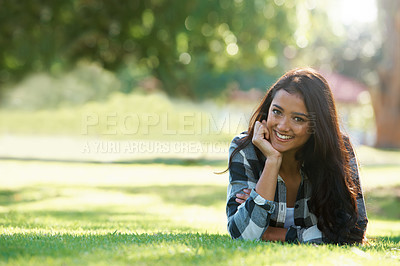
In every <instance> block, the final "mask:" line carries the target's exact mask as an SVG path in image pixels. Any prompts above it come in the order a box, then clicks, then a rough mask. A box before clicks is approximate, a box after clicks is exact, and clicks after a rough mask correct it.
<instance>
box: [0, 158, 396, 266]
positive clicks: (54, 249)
mask: <svg viewBox="0 0 400 266" xmlns="http://www.w3.org/2000/svg"><path fill="white" fill-rule="evenodd" d="M361 157H362V156H361ZM224 163H225V162H224V161H220V162H217V163H215V164H209V163H208V162H207V161H199V163H197V164H196V163H191V164H187V165H186V166H182V162H181V161H179V160H178V161H173V160H172V161H171V160H164V161H163V160H159V161H158V163H157V164H155V163H154V164H152V163H147V164H143V163H131V164H94V163H92V164H90V163H71V162H70V163H67V162H65V163H63V162H44V161H43V162H40V161H39V162H35V161H13V160H3V161H0V169H1V175H2V178H1V179H0V187H1V189H0V265H43V264H45V265H46V264H47V265H76V264H77V265H82V264H84V265H87V264H96V265H110V264H111V265H118V264H132V265H168V264H170V265H188V264H200V265H210V264H214V265H269V264H290V265H296V264H297V265H302V264H307V265H309V264H311V265H320V264H326V265H339V264H351V265H378V264H379V265H381V264H383V265H384V264H386V265H396V264H398V265H400V244H399V242H400V222H399V221H400V211H399V210H400V200H399V199H400V183H399V181H397V178H396V177H397V175H398V173H399V172H400V166H399V165H389V166H382V165H380V166H376V165H366V166H365V167H364V168H363V171H362V173H363V180H362V182H363V185H364V189H365V191H366V202H367V209H368V215H369V226H368V231H367V235H368V238H369V244H368V245H365V246H334V245H321V246H314V245H296V244H281V243H265V242H258V241H233V240H231V239H230V237H229V235H228V234H227V231H226V218H225V199H226V185H227V174H222V175H216V174H214V173H213V172H215V171H220V170H223V168H224V166H225V165H224ZM382 173H383V174H382ZM364 176H365V177H364ZM377 179H379V182H377V181H376V180H377Z"/></svg>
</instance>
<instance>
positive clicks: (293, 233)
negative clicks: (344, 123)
mask: <svg viewBox="0 0 400 266" xmlns="http://www.w3.org/2000/svg"><path fill="white" fill-rule="evenodd" d="M345 143H346V149H347V150H348V152H349V159H350V160H349V164H350V172H351V179H352V180H353V183H354V185H355V188H356V190H357V196H356V201H357V211H358V216H357V223H356V228H355V230H359V231H361V233H362V235H363V237H365V232H366V230H367V223H368V218H367V212H366V209H365V202H364V196H363V193H362V188H361V182H360V177H359V172H358V163H357V159H356V156H355V153H354V151H353V148H352V147H351V145H350V142H349V141H348V139H346V141H345ZM285 241H287V242H300V243H315V244H321V243H326V242H329V240H328V239H327V238H326V237H324V235H323V233H322V232H321V231H320V230H319V229H318V227H317V225H314V226H311V227H309V228H302V227H299V226H291V227H290V228H289V229H288V231H287V233H286V237H285Z"/></svg>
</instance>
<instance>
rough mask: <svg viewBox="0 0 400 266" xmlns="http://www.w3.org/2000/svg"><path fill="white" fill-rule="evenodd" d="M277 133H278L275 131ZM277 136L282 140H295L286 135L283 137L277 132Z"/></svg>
mask: <svg viewBox="0 0 400 266" xmlns="http://www.w3.org/2000/svg"><path fill="white" fill-rule="evenodd" d="M275 132H276V131H275ZM276 135H277V136H278V138H280V139H291V138H293V137H292V136H286V135H281V134H279V133H278V132H276Z"/></svg>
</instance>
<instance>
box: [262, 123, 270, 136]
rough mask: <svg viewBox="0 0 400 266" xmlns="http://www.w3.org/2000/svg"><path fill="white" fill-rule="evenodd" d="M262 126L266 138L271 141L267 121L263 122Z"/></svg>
mask: <svg viewBox="0 0 400 266" xmlns="http://www.w3.org/2000/svg"><path fill="white" fill-rule="evenodd" d="M261 125H262V126H263V129H264V130H263V131H264V136H265V139H267V140H268V139H269V131H268V128H267V121H265V120H263V121H262V122H261Z"/></svg>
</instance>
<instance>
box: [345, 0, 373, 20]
mask: <svg viewBox="0 0 400 266" xmlns="http://www.w3.org/2000/svg"><path fill="white" fill-rule="evenodd" d="M339 9H340V19H341V21H342V23H343V24H346V25H349V24H352V23H369V22H373V21H375V20H376V18H377V7H376V1H375V0H350V1H349V0H341V1H340V2H339Z"/></svg>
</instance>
